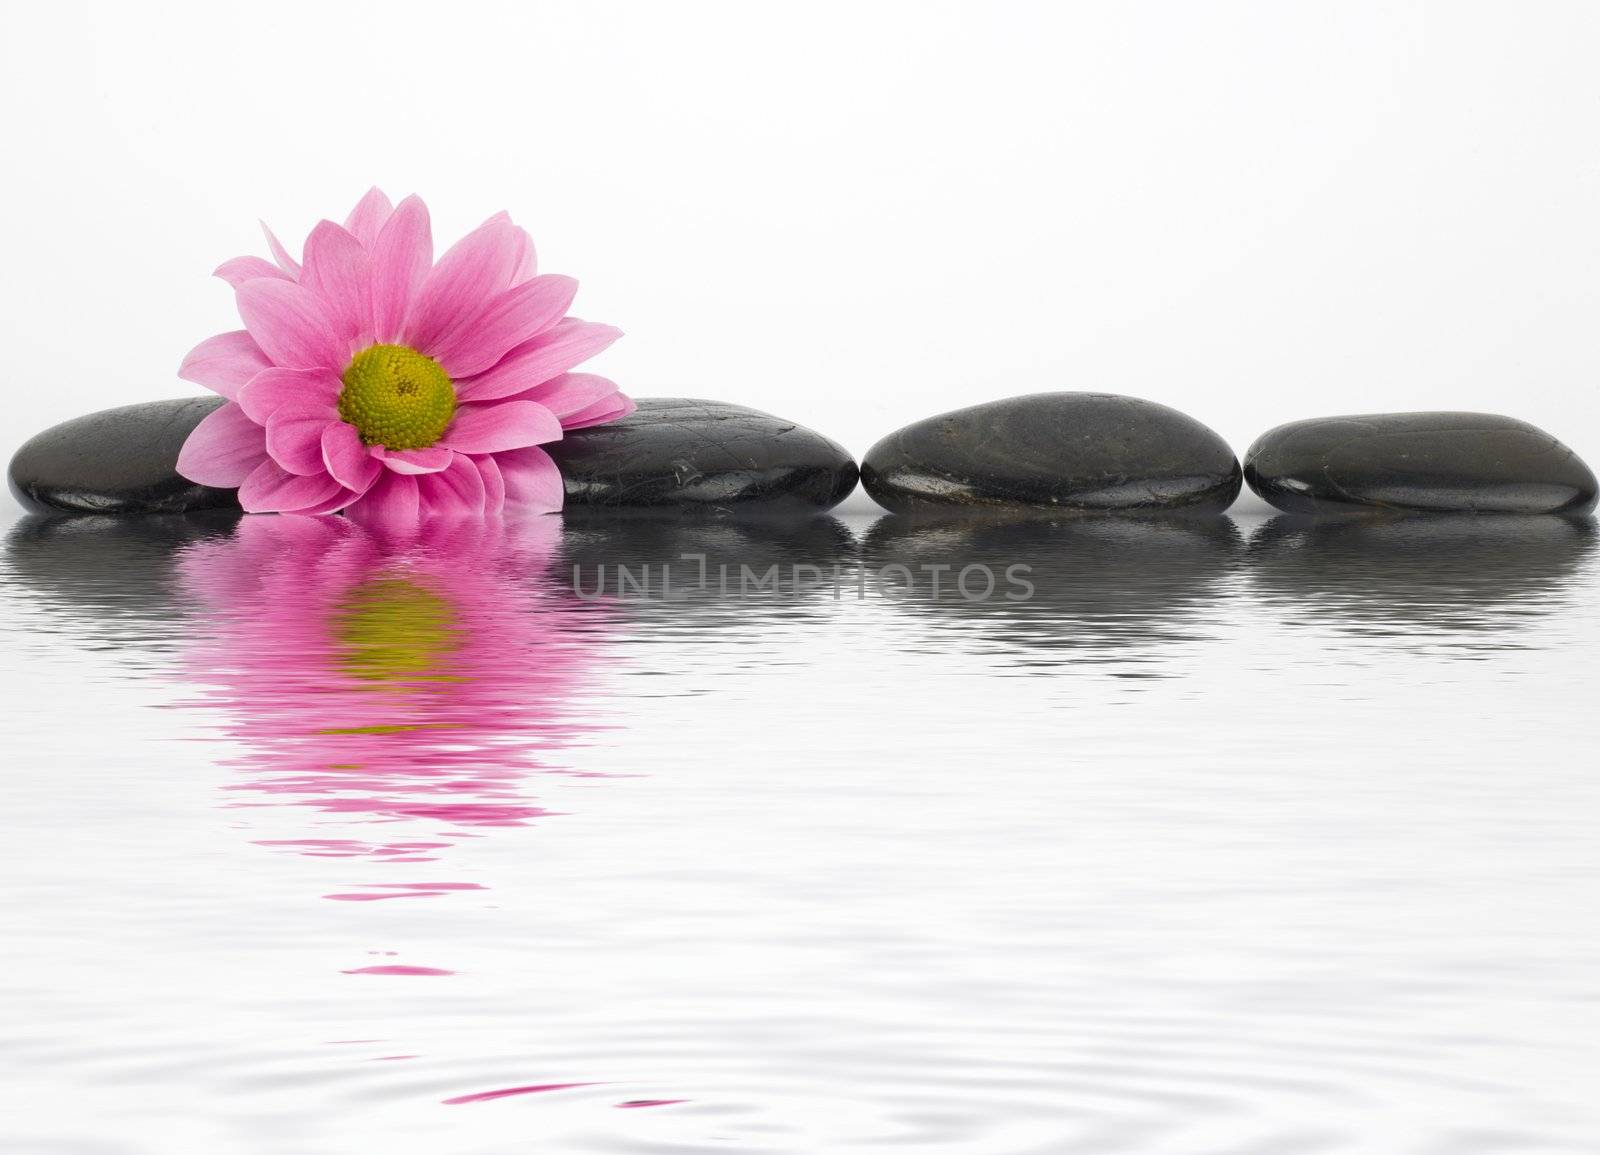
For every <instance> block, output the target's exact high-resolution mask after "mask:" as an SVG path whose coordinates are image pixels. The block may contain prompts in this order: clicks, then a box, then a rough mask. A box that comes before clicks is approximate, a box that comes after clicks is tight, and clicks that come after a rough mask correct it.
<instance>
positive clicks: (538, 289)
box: [431, 274, 578, 378]
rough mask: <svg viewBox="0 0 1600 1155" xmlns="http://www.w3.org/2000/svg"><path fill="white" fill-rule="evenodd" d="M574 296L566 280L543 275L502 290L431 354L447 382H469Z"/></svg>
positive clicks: (545, 325)
mask: <svg viewBox="0 0 1600 1155" xmlns="http://www.w3.org/2000/svg"><path fill="white" fill-rule="evenodd" d="M577 293H578V282H577V281H575V280H573V279H572V278H571V277H563V276H558V275H555V274H547V275H546V276H542V277H535V278H533V280H531V281H527V282H525V283H523V284H521V285H518V286H517V287H516V288H514V289H508V290H507V291H506V292H504V293H501V294H500V295H499V296H497V297H495V299H494V300H492V301H491V302H489V305H488V307H487V308H486V309H484V310H483V312H481V313H479V314H478V315H477V316H476V317H474V318H473V319H472V320H470V321H467V322H465V323H464V324H462V325H460V326H458V327H457V328H456V329H454V330H452V331H451V333H450V334H449V335H448V336H446V337H445V338H443V339H442V340H441V341H440V342H439V343H438V344H437V345H436V346H434V350H433V352H432V353H431V356H432V357H433V359H434V360H435V361H437V362H439V365H440V367H441V368H443V369H444V371H445V372H446V373H448V374H449V375H450V376H451V377H452V378H461V377H470V376H472V375H473V374H474V373H482V372H483V371H484V370H486V369H488V368H489V367H490V366H492V365H493V364H494V363H495V362H496V361H499V360H500V359H501V358H502V357H504V356H505V355H506V354H507V353H508V352H510V351H511V350H512V349H514V348H516V347H517V346H518V345H521V344H522V343H523V342H524V341H527V340H529V339H530V338H532V337H535V336H537V335H538V334H540V333H543V332H544V331H545V330H546V329H549V328H550V327H551V326H553V325H554V324H555V323H556V322H557V321H559V320H561V318H562V317H563V316H565V315H566V312H567V310H568V309H569V308H571V306H572V298H573V297H575V296H576V295H577Z"/></svg>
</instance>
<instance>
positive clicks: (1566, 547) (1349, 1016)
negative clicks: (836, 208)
mask: <svg viewBox="0 0 1600 1155" xmlns="http://www.w3.org/2000/svg"><path fill="white" fill-rule="evenodd" d="M686 554H687V555H693V556H691V558H690V559H688V560H685V559H684V557H683V555H686ZM1017 564H1020V565H1025V566H1028V567H1030V568H1029V569H1028V570H1027V571H1026V581H1027V582H1028V583H1029V584H1030V585H1031V587H1032V590H1031V592H1032V596H1031V597H1030V598H1028V599H1027V600H1018V599H1015V598H1008V597H1007V596H1006V595H1007V594H1017V593H1020V592H1022V591H1021V587H1020V586H1019V585H1016V584H1014V583H1013V582H1011V581H1009V580H1008V578H1007V570H1008V568H1009V567H1010V566H1012V565H1017ZM773 565H776V566H778V567H779V569H778V571H777V578H778V581H777V588H775V589H774V588H767V587H765V586H764V587H763V588H760V589H753V588H747V589H745V591H744V593H745V596H742V597H741V596H739V575H740V573H741V571H740V568H739V567H741V566H748V567H750V571H751V573H752V574H753V575H755V576H756V577H758V578H759V577H761V576H763V575H765V574H766V571H767V569H768V567H770V566H773ZM944 565H948V566H950V567H951V568H950V569H949V570H937V571H936V570H930V569H929V568H927V567H938V566H944ZM574 566H576V567H577V568H576V580H575V578H574V568H573V567H574ZM619 566H621V567H623V568H624V569H625V570H626V571H627V574H628V577H629V579H630V580H631V581H632V583H633V586H630V587H628V588H627V590H626V593H627V596H617V594H616V590H615V583H616V578H617V571H618V567H619ZM664 566H665V567H667V568H668V570H669V571H670V573H669V574H663V570H662V567H664ZM795 566H800V567H803V568H802V569H801V570H800V571H799V577H800V580H799V581H798V583H796V582H795V581H794V580H793V579H794V576H795V571H794V567H795ZM897 566H899V567H904V569H903V570H902V569H896V568H894V567H897ZM969 566H976V567H987V572H988V573H989V574H992V575H993V576H994V577H995V579H996V586H995V589H994V591H993V593H992V595H991V596H989V597H987V598H981V599H979V600H970V601H969V600H967V599H966V598H964V597H962V596H961V595H960V593H959V591H956V592H954V593H952V590H951V588H950V586H949V584H948V583H949V582H950V581H952V580H953V579H954V578H956V577H958V576H959V575H960V573H961V571H962V569H963V568H965V567H969ZM724 567H727V568H726V569H724ZM807 567H814V569H813V568H807ZM1597 571H1600V560H1597V551H1596V545H1595V538H1594V532H1593V528H1592V525H1591V524H1589V523H1578V524H1574V523H1568V522H1562V521H1550V522H1545V521H1542V520H1541V521H1497V520H1492V519H1477V520H1472V519H1466V520H1459V521H1458V520H1454V519H1436V520H1429V521H1410V522H1397V523H1386V524H1385V523H1380V524H1357V525H1340V526H1331V527H1321V528H1318V527H1306V526H1302V525H1297V524H1295V523H1291V522H1288V521H1284V520H1265V519H1261V518H1252V517H1241V518H1238V519H1236V520H1225V521H1221V522H1218V523H1216V524H1214V525H1209V526H1181V525H1180V526H1164V527H1163V526H1139V525H1127V524H1120V523H1114V522H1106V523H1085V524H1080V525H1070V524H1061V525H1054V526H1037V525H1036V526H1023V527H1004V526H994V525H989V526H984V525H975V526H955V527H920V528H919V527H915V526H912V527H907V526H904V525H900V524H898V523H895V522H892V521H889V520H883V521H878V522H876V523H873V522H872V521H870V520H868V519H864V518H846V519H844V520H842V521H840V520H832V519H827V520H823V521H820V522H817V523H815V524H812V525H807V526H793V525H790V526H761V525H754V526H745V527H739V526H734V525H725V524H724V525H707V526H687V527H682V526H670V525H663V524H660V523H649V522H634V523H619V524H612V525H588V526H576V525H575V526H569V527H566V528H565V529H563V528H562V527H561V525H560V524H559V522H557V521H555V520H554V519H543V520H542V521H540V522H536V523H531V524H528V525H519V526H511V527H507V528H505V529H504V530H501V531H495V530H492V529H484V528H482V527H478V528H463V529H459V530H456V531H453V532H452V533H450V534H448V535H444V536H442V537H440V538H437V539H434V540H432V541H431V542H429V543H426V544H418V543H415V542H405V541H396V540H380V539H376V538H373V537H370V536H365V535H362V534H360V533H358V532H355V531H353V530H352V529H351V528H350V527H348V526H345V525H343V524H342V523H341V522H304V521H298V520H296V519H271V518H254V519H246V520H245V521H244V522H243V523H240V524H239V525H237V526H236V525H234V524H233V523H232V522H230V521H228V520H226V519H223V520H220V521H215V520H213V521H206V520H203V519H202V520H192V521H183V520H166V519H152V520H149V521H137V522H134V521H128V522H111V521H104V522H101V521H94V520H85V521H76V522H55V523H45V522H33V521H23V522H20V523H18V524H17V525H15V526H14V527H12V529H11V530H10V533H9V537H8V538H7V539H6V542H5V546H4V550H3V558H0V590H3V600H0V614H3V623H4V630H5V640H6V645H5V647H4V649H3V650H0V670H3V677H4V685H5V693H6V699H5V700H6V702H7V705H8V709H7V711H6V722H5V735H6V747H7V757H6V763H7V767H8V769H7V770H6V773H5V779H4V781H5V802H6V809H7V814H8V818H9V823H8V830H7V835H6V838H5V852H6V856H7V859H8V860H9V869H8V870H7V875H6V877H7V881H8V885H7V886H6V888H5V890H4V892H3V893H4V903H5V910H4V917H5V925H6V926H7V927H8V928H9V933H8V934H7V947H6V952H5V954H6V961H5V965H4V967H3V968H0V1013H3V1017H4V1022H5V1023H6V1031H5V1037H4V1041H3V1044H0V1061H3V1064H4V1070H3V1077H0V1086H3V1087H4V1088H5V1092H4V1099H5V1105H4V1110H3V1112H0V1149H3V1150H5V1151H7V1152H19V1153H24V1155H32V1153H35V1152H38V1153H54V1152H73V1153H78V1152H82V1153H97V1155H98V1153H101V1152H105V1153H112V1152H115V1153H123V1152H128V1153H134V1152H137V1153H141V1155H142V1153H150V1155H173V1153H179V1155H182V1153H187V1152H191V1151H192V1152H207V1153H224V1155H228V1153H234V1152H239V1153H255V1152H261V1153H263V1155H284V1153H286V1152H293V1153H295V1155H350V1153H352V1152H356V1151H380V1150H381V1151H384V1152H386V1153H407V1152H417V1153H423V1152H426V1153H428V1155H439V1153H449V1155H457V1153H461V1155H466V1153H472V1155H491V1153H492V1155H500V1153H510V1152H531V1151H541V1152H542V1151H552V1152H562V1153H575V1155H581V1153H586V1152H605V1153H608V1155H611V1153H631V1152H641V1153H643V1152H648V1153H658V1152H660V1153H665V1152H700V1151H734V1152H800V1153H814V1152H830V1153H831V1152H858V1151H859V1152H872V1151H914V1152H919V1153H921V1152H926V1153H929V1155H955V1153H962V1155H969V1153H970V1155H1022V1153H1040V1155H1065V1153H1070V1152H1085V1153H1090V1155H1110V1153H1114V1152H1129V1153H1141V1155H1142V1153H1162V1155H1269V1153H1270V1155H1297V1153H1301V1152H1359V1153H1364V1155H1365V1153H1377V1152H1382V1153H1384V1155H1393V1153H1417V1155H1478V1153H1484V1155H1487V1153H1495V1155H1500V1153H1511V1152H1530V1153H1531V1152H1541V1153H1543V1152H1593V1151H1594V1150H1595V1149H1596V1146H1595V1144H1596V1140H1595V1136H1596V1134H1600V1103H1597V1102H1596V1100H1595V1097H1594V1095H1593V1088H1594V1085H1595V1080H1596V1075H1597V1073H1600V972H1597V971H1596V969H1595V967H1594V965H1593V963H1594V958H1595V953H1596V948H1597V947H1600V926H1597V921H1596V918H1595V915H1594V911H1595V909H1596V901H1597V899H1600V841H1597V840H1596V839H1595V838H1594V833H1593V821H1594V816H1595V814H1596V813H1597V809H1596V807H1597V803H1600V785H1597V779H1596V775H1595V773H1594V771H1593V767H1592V763H1591V758H1590V757H1588V756H1586V755H1590V753H1591V752H1592V749H1593V740H1592V733H1593V725H1594V723H1593V694H1594V678H1593V673H1594V670H1593V657H1592V655H1593V653H1594V647H1595V645H1596V642H1597V641H1600V613H1597V598H1596V593H1597V591H1600V572H1597ZM1017 572H1018V573H1019V574H1020V573H1021V572H1023V571H1017ZM934 573H938V575H939V576H940V577H941V578H942V580H943V581H944V582H945V583H946V584H945V585H944V586H943V588H942V589H941V591H940V593H939V595H938V596H937V597H936V596H934V594H933V592H932V590H931V589H930V580H931V577H932V576H933V574H934ZM984 573H985V570H984V569H972V570H970V571H969V572H968V574H967V575H966V576H967V579H968V582H967V589H968V591H969V592H975V593H982V592H984V590H983V582H982V579H983V576H984ZM723 574H729V575H732V576H731V577H730V578H729V579H727V580H730V581H731V582H732V586H731V588H730V590H729V592H728V594H727V596H723V595H722V593H721V591H720V581H721V580H722V578H721V575H723ZM702 576H703V577H704V579H705V582H706V584H707V585H708V586H709V587H710V588H709V589H707V588H698V587H699V583H700V580H701V578H702ZM667 577H670V579H671V585H670V587H668V588H663V587H664V585H665V581H664V579H665V578H667ZM908 578H909V580H908ZM602 582H603V583H604V584H605V587H606V588H605V593H606V596H604V597H600V598H596V597H594V596H593V595H594V593H595V591H596V590H597V588H600V586H601V584H602ZM746 585H747V586H749V585H750V583H749V582H746ZM634 587H637V588H634ZM641 591H644V592H641ZM645 592H647V596H645Z"/></svg>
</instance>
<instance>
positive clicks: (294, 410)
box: [267, 404, 338, 477]
mask: <svg viewBox="0 0 1600 1155" xmlns="http://www.w3.org/2000/svg"><path fill="white" fill-rule="evenodd" d="M337 420H338V418H337V417H336V416H335V415H334V414H332V413H330V412H329V411H328V409H327V408H326V407H323V406H317V407H312V406H309V405H297V404H291V405H284V406H282V407H281V408H279V409H278V411H277V412H275V413H274V414H273V415H272V419H271V420H270V421H268V422H267V453H269V454H270V455H271V456H272V460H274V461H276V462H277V463H278V464H279V465H281V466H283V468H284V469H286V470H288V471H289V472H290V473H297V474H299V475H300V476H301V477H317V476H326V475H327V472H328V470H327V467H326V466H324V465H323V464H322V431H323V430H324V429H326V428H327V427H328V426H329V425H330V424H332V423H333V422H335V421H337Z"/></svg>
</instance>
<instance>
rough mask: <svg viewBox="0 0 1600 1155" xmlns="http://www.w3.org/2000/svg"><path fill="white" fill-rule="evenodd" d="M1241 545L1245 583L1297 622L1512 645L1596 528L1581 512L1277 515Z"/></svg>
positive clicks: (1566, 576) (1555, 592)
mask: <svg viewBox="0 0 1600 1155" xmlns="http://www.w3.org/2000/svg"><path fill="white" fill-rule="evenodd" d="M1247 552H1248V557H1249V566H1248V573H1249V580H1250V588H1251V590H1252V592H1253V593H1254V594H1255V595H1256V596H1258V597H1260V598H1262V599H1264V600H1266V601H1269V602H1271V603H1274V604H1276V605H1278V606H1280V607H1282V608H1283V609H1284V610H1286V611H1287V612H1288V613H1289V614H1290V615H1291V617H1298V618H1302V619H1304V620H1305V621H1306V622H1307V623H1308V624H1312V625H1316V626H1319V627H1322V626H1332V627H1333V628H1336V629H1340V630H1344V631H1347V632H1351V633H1356V634H1365V635H1371V636H1377V637H1388V636H1412V637H1416V638H1418V639H1419V640H1423V641H1426V640H1428V639H1429V638H1433V637H1437V638H1440V639H1446V640H1449V641H1450V642H1451V644H1452V645H1455V646H1458V647H1459V646H1463V645H1464V646H1466V647H1467V648H1469V649H1470V648H1474V647H1475V646H1477V645H1480V644H1481V645H1487V646H1489V647H1490V648H1507V647H1511V648H1515V647H1518V646H1520V645H1522V644H1523V643H1521V642H1519V641H1518V640H1517V634H1518V632H1519V631H1520V630H1522V629H1523V628H1524V627H1525V626H1526V625H1527V623H1528V622H1529V620H1530V619H1532V618H1537V617H1541V616H1544V615H1549V614H1556V613H1560V612H1561V611H1562V609H1563V608H1565V607H1567V606H1569V605H1570V604H1571V598H1572V595H1573V593H1574V592H1575V589H1576V582H1577V579H1578V577H1579V575H1580V572H1581V571H1582V569H1583V567H1584V565H1585V563H1587V562H1588V561H1589V560H1590V559H1591V558H1593V556H1594V554H1595V532H1594V523H1593V522H1592V521H1591V520H1589V519H1587V518H1583V519H1569V518H1564V517H1514V516H1495V515H1492V514H1431V515H1421V516H1415V517H1392V518H1375V519H1374V518H1340V519H1329V520H1320V521H1318V520H1310V519H1306V518H1299V517H1294V516H1291V515H1284V516H1280V517H1275V518H1273V519H1272V520H1270V521H1268V522H1266V523H1265V524H1263V525H1262V526H1261V527H1260V528H1259V529H1258V530H1257V531H1256V533H1255V534H1254V535H1253V536H1252V537H1251V539H1250V543H1249V546H1248V551H1247ZM1461 635H1466V640H1465V641H1463V640H1462V637H1461ZM1473 638H1478V639H1479V642H1476V643H1475V642H1473V641H1472V639H1473Z"/></svg>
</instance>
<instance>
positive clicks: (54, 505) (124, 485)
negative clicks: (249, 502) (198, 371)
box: [8, 397, 239, 514]
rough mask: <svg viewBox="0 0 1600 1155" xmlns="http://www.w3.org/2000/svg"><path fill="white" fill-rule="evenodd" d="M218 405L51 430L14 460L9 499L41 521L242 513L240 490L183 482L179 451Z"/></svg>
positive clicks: (169, 406)
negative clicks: (75, 516)
mask: <svg viewBox="0 0 1600 1155" xmlns="http://www.w3.org/2000/svg"><path fill="white" fill-rule="evenodd" d="M223 404H225V402H224V401H223V399H222V398H221V397H184V398H180V399H178V400H175V401H147V402H145V403H144V404H142V405H124V406H122V407H120V408H118V409H104V410H101V411H100V412H99V413H90V414H89V415H88V416H86V417H78V418H75V419H74V420H72V421H66V422H63V423H62V424H60V425H56V426H53V427H51V428H49V429H46V430H45V431H44V432H43V433H41V434H39V435H38V436H37V437H34V438H32V439H31V440H29V441H28V442H26V443H25V444H24V445H23V446H22V448H21V449H19V450H17V452H16V456H14V457H13V458H12V459H11V468H10V470H9V471H8V479H9V480H10V482H11V492H12V493H14V494H16V495H17V500H18V501H20V502H22V504H23V506H24V507H25V508H27V509H29V510H32V511H34V512H37V513H114V514H142V513H188V512H190V511H193V510H201V509H238V508H239V502H238V498H237V493H238V491H237V490H233V489H212V488H211V487H210V486H206V485H196V484H195V483H194V482H192V481H190V480H188V479H187V478H184V477H180V476H179V475H178V468H177V466H178V450H180V449H181V448H183V443H184V441H185V440H187V439H188V436H189V434H190V433H191V432H192V431H193V430H194V427H195V426H196V425H198V424H200V421H201V419H202V418H204V417H205V416H206V415H207V414H209V413H211V412H212V411H213V410H216V409H218V408H220V407H221V406H222V405H223Z"/></svg>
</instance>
